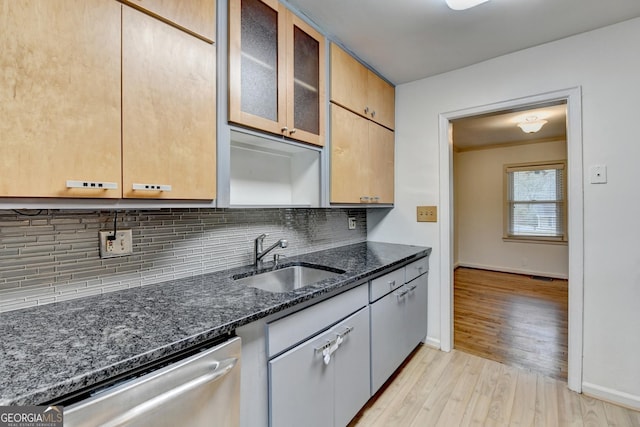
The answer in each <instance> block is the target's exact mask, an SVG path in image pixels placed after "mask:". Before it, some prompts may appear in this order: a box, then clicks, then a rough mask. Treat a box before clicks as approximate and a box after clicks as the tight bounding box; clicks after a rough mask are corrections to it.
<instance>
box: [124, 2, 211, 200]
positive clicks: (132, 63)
mask: <svg viewBox="0 0 640 427" xmlns="http://www.w3.org/2000/svg"><path fill="white" fill-rule="evenodd" d="M122 23H123V44H122V67H123V68H122V103H123V105H122V107H123V110H122V112H123V114H122V146H123V148H122V149H123V161H122V165H123V171H122V175H123V196H124V197H125V198H154V199H157V198H166V199H214V198H215V195H216V139H215V138H216V110H215V99H216V92H215V82H216V80H215V75H216V73H215V71H216V70H215V46H214V45H212V44H210V43H207V42H205V41H203V40H200V39H198V38H195V37H192V36H191V35H189V34H186V33H184V32H182V31H180V30H178V29H176V28H174V27H172V26H169V25H167V24H165V23H163V22H161V21H158V20H156V19H154V18H152V17H150V16H148V15H145V14H144V13H142V12H140V11H138V10H135V9H132V8H128V7H124V8H123V19H122ZM145 187H147V188H145ZM169 188H170V190H169Z"/></svg>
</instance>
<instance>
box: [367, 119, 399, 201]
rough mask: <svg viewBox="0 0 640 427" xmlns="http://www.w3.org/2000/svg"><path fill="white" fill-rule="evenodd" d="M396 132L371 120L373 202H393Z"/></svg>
mask: <svg viewBox="0 0 640 427" xmlns="http://www.w3.org/2000/svg"><path fill="white" fill-rule="evenodd" d="M394 137H395V135H394V133H393V132H392V131H390V130H389V129H387V128H385V127H382V126H380V125H378V124H376V123H372V122H369V164H370V173H369V193H370V194H371V197H372V198H373V203H393V195H394V153H395V141H394Z"/></svg>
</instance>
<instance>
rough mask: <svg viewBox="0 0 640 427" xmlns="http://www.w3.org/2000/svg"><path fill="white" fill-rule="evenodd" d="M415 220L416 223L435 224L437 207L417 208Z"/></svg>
mask: <svg viewBox="0 0 640 427" xmlns="http://www.w3.org/2000/svg"><path fill="white" fill-rule="evenodd" d="M416 219H417V221H418V222H437V221H438V207H437V206H418V209H417V218H416Z"/></svg>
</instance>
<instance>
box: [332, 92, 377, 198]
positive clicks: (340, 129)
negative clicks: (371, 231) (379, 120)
mask: <svg viewBox="0 0 640 427" xmlns="http://www.w3.org/2000/svg"><path fill="white" fill-rule="evenodd" d="M368 194H369V122H368V121H367V120H366V119H363V118H362V117H360V116H358V115H356V114H353V113H351V112H349V111H347V110H345V109H344V108H341V107H338V106H337V105H333V104H332V105H331V203H360V201H361V198H362V197H365V196H367V195H368Z"/></svg>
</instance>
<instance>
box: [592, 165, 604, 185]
mask: <svg viewBox="0 0 640 427" xmlns="http://www.w3.org/2000/svg"><path fill="white" fill-rule="evenodd" d="M589 180H590V182H591V183H592V184H606V183H607V166H606V165H593V166H591V167H589Z"/></svg>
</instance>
